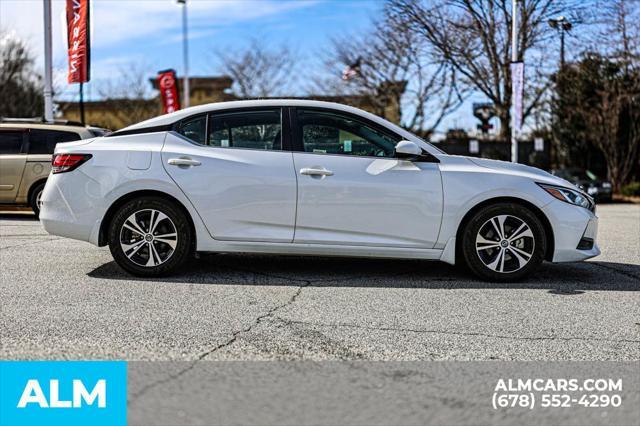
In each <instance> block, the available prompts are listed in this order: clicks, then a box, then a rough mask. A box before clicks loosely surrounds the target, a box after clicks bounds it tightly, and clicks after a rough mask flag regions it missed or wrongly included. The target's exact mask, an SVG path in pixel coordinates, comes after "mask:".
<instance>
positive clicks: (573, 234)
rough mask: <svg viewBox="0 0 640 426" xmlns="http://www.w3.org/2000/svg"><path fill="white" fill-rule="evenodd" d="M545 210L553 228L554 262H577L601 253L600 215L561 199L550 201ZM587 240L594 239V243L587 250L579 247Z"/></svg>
mask: <svg viewBox="0 0 640 426" xmlns="http://www.w3.org/2000/svg"><path fill="white" fill-rule="evenodd" d="M543 211H544V213H545V214H546V215H547V217H548V218H549V221H550V223H551V227H552V228H553V236H554V252H553V259H552V260H553V262H576V261H580V260H585V259H589V258H591V257H595V256H598V255H599V254H600V248H598V244H597V234H598V217H597V216H596V215H595V214H594V213H592V212H590V211H589V210H587V209H583V208H581V207H576V206H573V205H571V204H568V203H565V202H562V201H559V200H555V201H552V202H551V203H549V204H548V205H547V206H545V207H544V208H543ZM585 240H592V241H593V245H592V246H591V247H590V248H589V249H587V250H582V249H578V246H579V245H580V246H584V241H585ZM581 242H582V244H581Z"/></svg>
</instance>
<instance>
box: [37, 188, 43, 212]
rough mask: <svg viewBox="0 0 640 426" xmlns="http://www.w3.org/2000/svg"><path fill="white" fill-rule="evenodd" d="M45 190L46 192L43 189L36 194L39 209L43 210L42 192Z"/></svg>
mask: <svg viewBox="0 0 640 426" xmlns="http://www.w3.org/2000/svg"><path fill="white" fill-rule="evenodd" d="M43 192H44V190H42V189H41V190H40V191H38V193H37V194H36V206H38V210H42V193H43Z"/></svg>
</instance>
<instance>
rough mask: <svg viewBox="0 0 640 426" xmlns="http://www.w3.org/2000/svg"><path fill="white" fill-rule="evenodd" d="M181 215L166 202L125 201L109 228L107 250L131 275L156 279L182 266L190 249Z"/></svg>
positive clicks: (187, 227) (155, 199)
mask: <svg viewBox="0 0 640 426" xmlns="http://www.w3.org/2000/svg"><path fill="white" fill-rule="evenodd" d="M192 242H193V235H192V231H191V226H190V224H189V221H188V219H187V217H186V216H185V213H184V212H183V211H182V209H180V208H179V207H177V206H176V205H175V204H174V203H172V202H170V201H169V200H166V199H163V198H159V197H142V198H138V199H135V200H132V201H129V202H127V203H126V204H124V205H123V206H121V207H120V208H119V209H118V211H117V212H116V213H115V215H114V217H113V220H112V221H111V224H110V226H109V249H110V250H111V254H112V255H113V258H114V259H115V261H116V262H117V263H118V265H120V266H121V267H122V268H123V269H124V270H126V271H128V272H130V273H131V274H133V275H137V276H143V277H158V276H163V275H168V274H170V273H172V272H174V271H175V270H176V269H178V268H179V267H181V266H182V265H184V263H185V262H186V261H187V260H188V259H189V258H190V255H191V253H192V247H193V244H192Z"/></svg>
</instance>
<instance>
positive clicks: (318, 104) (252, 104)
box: [120, 99, 404, 131]
mask: <svg viewBox="0 0 640 426" xmlns="http://www.w3.org/2000/svg"><path fill="white" fill-rule="evenodd" d="M283 106H295V107H310V108H313V107H315V108H329V109H334V110H337V111H344V112H349V113H352V114H356V115H360V116H362V117H364V118H368V119H370V120H372V121H375V122H378V123H379V124H384V125H386V126H389V125H391V126H394V127H397V128H398V129H400V130H404V129H402V128H401V127H399V126H396V125H395V124H393V123H391V122H388V121H387V120H384V119H382V118H380V117H378V116H376V115H374V114H371V113H369V112H366V111H363V110H361V109H358V108H354V107H352V106H348V105H343V104H338V103H335V102H325V101H312V100H304V99H256V100H246V101H230V102H215V103H210V104H204V105H198V106H194V107H190V108H185V109H181V110H179V111H175V112H172V113H170V114H164V115H160V116H158V117H154V118H150V119H148V120H145V121H141V122H140V123H136V124H133V125H131V126H128V127H125V128H123V129H120V131H129V130H136V129H145V128H151V127H162V126H166V125H170V124H174V123H176V122H178V121H180V120H182V119H183V118H187V117H189V116H192V115H195V114H200V113H205V112H212V111H222V110H228V109H242V108H257V107H283Z"/></svg>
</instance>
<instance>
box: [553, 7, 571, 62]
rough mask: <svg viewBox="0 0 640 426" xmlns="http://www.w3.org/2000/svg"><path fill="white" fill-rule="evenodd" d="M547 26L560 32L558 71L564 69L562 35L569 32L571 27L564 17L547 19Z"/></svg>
mask: <svg viewBox="0 0 640 426" xmlns="http://www.w3.org/2000/svg"><path fill="white" fill-rule="evenodd" d="M549 25H550V26H551V28H554V29H556V30H558V31H560V69H562V68H563V67H564V33H566V32H569V31H571V28H572V27H573V25H572V24H571V22H569V20H568V19H567V18H565V17H564V16H558V17H557V18H552V19H549Z"/></svg>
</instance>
